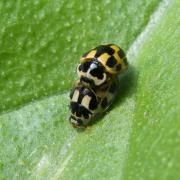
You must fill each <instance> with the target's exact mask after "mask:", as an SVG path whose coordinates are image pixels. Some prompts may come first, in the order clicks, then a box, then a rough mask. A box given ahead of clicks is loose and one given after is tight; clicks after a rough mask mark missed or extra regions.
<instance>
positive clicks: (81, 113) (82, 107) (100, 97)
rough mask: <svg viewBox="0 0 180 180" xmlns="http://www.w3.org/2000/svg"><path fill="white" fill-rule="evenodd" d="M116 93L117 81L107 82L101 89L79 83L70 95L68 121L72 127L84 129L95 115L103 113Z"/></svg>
mask: <svg viewBox="0 0 180 180" xmlns="http://www.w3.org/2000/svg"><path fill="white" fill-rule="evenodd" d="M116 92H117V81H114V80H113V81H112V80H111V81H109V82H108V83H107V84H105V85H103V87H101V88H95V89H92V88H89V87H87V86H84V85H83V84H81V83H80V82H78V83H77V85H76V86H75V88H74V89H73V90H72V91H71V93H70V110H71V115H70V118H69V121H70V122H71V123H72V125H73V126H74V127H86V126H87V125H88V124H89V123H90V122H91V121H92V120H93V119H94V118H95V117H96V115H98V114H100V113H103V112H104V111H106V110H107V108H108V107H109V106H110V104H111V103H112V101H113V99H114V97H115V95H116Z"/></svg>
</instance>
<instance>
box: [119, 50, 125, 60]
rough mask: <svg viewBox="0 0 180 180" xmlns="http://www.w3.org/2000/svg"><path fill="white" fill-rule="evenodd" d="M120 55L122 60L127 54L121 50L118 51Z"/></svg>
mask: <svg viewBox="0 0 180 180" xmlns="http://www.w3.org/2000/svg"><path fill="white" fill-rule="evenodd" d="M118 55H119V57H120V58H121V59H122V58H123V57H124V56H125V53H124V51H123V50H122V49H120V50H119V51H118Z"/></svg>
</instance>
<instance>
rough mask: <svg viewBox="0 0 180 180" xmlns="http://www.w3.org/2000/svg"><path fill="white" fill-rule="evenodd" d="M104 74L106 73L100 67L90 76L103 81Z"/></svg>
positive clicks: (92, 71)
mask: <svg viewBox="0 0 180 180" xmlns="http://www.w3.org/2000/svg"><path fill="white" fill-rule="evenodd" d="M103 73H104V70H103V68H101V67H100V66H98V67H97V68H94V69H92V70H91V71H90V74H91V75H92V76H94V77H97V78H98V79H103Z"/></svg>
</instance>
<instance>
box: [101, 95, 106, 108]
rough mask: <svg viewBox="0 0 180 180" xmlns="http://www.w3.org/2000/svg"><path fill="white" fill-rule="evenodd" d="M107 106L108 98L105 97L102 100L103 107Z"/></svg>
mask: <svg viewBox="0 0 180 180" xmlns="http://www.w3.org/2000/svg"><path fill="white" fill-rule="evenodd" d="M107 106H108V100H107V98H106V97H105V98H104V99H103V100H102V102H101V107H102V108H103V109H105V108H106V107H107Z"/></svg>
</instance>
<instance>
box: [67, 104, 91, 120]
mask: <svg viewBox="0 0 180 180" xmlns="http://www.w3.org/2000/svg"><path fill="white" fill-rule="evenodd" d="M70 109H71V113H72V114H76V116H77V117H81V116H84V118H86V119H88V118H89V115H90V114H92V113H91V112H90V111H89V110H88V109H86V108H85V107H84V106H82V105H81V104H78V103H77V102H71V103H70Z"/></svg>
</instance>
